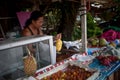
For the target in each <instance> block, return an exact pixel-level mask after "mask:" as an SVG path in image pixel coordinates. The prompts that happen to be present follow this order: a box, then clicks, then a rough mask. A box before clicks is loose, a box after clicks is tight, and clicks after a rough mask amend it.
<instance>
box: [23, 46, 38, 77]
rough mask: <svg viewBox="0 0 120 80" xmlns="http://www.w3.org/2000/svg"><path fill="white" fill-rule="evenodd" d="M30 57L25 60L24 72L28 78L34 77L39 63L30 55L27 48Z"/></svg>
mask: <svg viewBox="0 0 120 80" xmlns="http://www.w3.org/2000/svg"><path fill="white" fill-rule="evenodd" d="M27 53H28V55H27V56H25V57H24V58H23V63H24V72H25V74H26V75H27V76H33V75H34V74H35V72H36V70H37V62H36V59H35V58H34V56H33V55H31V54H30V51H29V49H28V48H27Z"/></svg>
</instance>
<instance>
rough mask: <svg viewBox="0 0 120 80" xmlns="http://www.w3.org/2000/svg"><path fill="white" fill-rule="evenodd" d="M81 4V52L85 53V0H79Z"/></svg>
mask: <svg viewBox="0 0 120 80" xmlns="http://www.w3.org/2000/svg"><path fill="white" fill-rule="evenodd" d="M81 6H82V7H81V8H82V11H81V14H82V15H81V29H82V52H85V53H87V26H86V25H87V20H86V0H81Z"/></svg>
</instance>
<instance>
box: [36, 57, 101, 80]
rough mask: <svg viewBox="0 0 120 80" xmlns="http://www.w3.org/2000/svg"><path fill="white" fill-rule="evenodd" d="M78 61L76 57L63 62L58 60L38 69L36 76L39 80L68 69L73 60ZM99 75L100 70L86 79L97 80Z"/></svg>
mask: <svg viewBox="0 0 120 80" xmlns="http://www.w3.org/2000/svg"><path fill="white" fill-rule="evenodd" d="M74 61H77V59H76V58H73V57H70V58H68V59H65V60H63V61H61V62H58V63H56V64H54V65H49V66H47V67H45V68H42V69H40V70H37V72H36V76H35V78H36V79H37V80H41V79H42V78H44V77H47V76H50V75H52V74H54V73H56V72H58V71H61V70H64V69H66V68H67V67H68V66H69V65H70V64H71V62H72V63H73V62H74ZM73 65H74V64H73ZM78 66H79V65H78ZM98 75H99V71H95V72H94V73H93V74H92V75H91V76H90V77H88V78H87V79H86V80H95V79H96V78H97V77H98Z"/></svg>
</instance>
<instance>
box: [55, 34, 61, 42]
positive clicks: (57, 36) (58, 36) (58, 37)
mask: <svg viewBox="0 0 120 80" xmlns="http://www.w3.org/2000/svg"><path fill="white" fill-rule="evenodd" d="M61 38H62V34H61V33H59V34H57V35H56V36H55V37H54V40H55V41H56V40H58V39H61Z"/></svg>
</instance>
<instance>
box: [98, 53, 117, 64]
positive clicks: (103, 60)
mask: <svg viewBox="0 0 120 80" xmlns="http://www.w3.org/2000/svg"><path fill="white" fill-rule="evenodd" d="M96 58H97V59H98V60H99V61H100V63H101V64H103V65H105V66H109V65H110V64H111V63H113V62H115V61H117V60H118V57H117V56H101V55H100V56H97V57H96Z"/></svg>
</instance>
